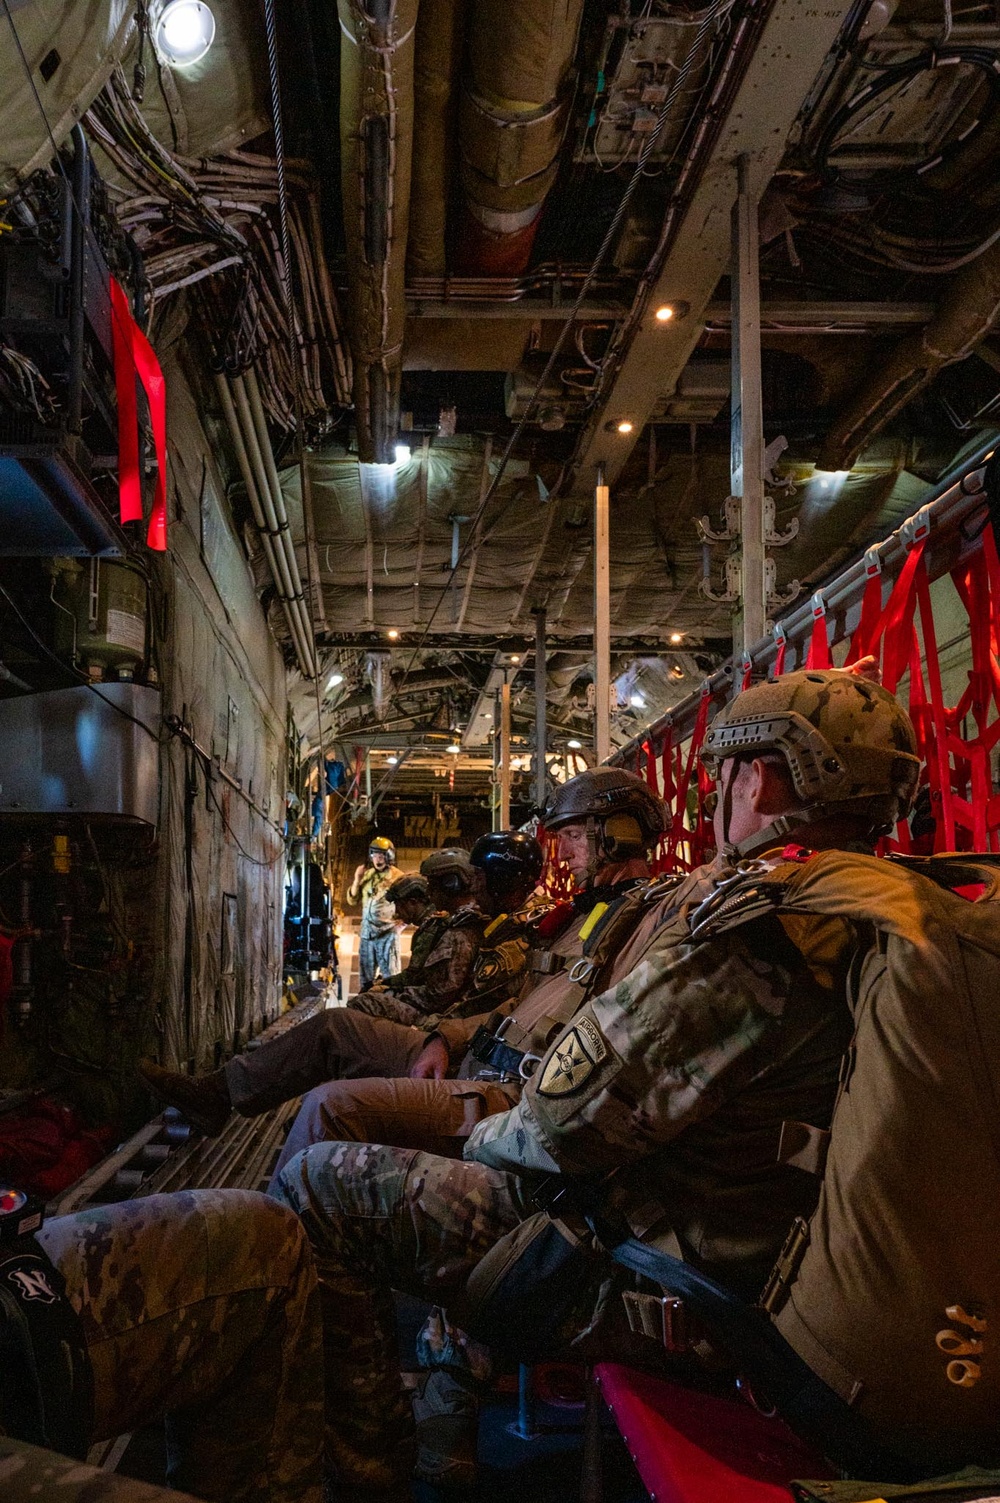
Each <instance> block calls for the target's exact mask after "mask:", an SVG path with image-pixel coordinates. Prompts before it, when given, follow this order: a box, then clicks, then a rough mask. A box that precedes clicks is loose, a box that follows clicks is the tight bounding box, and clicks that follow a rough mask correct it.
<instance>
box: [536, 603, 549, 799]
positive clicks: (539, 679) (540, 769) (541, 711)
mask: <svg viewBox="0 0 1000 1503" xmlns="http://www.w3.org/2000/svg"><path fill="white" fill-rule="evenodd" d="M534 616H535V768H534V771H535V805H536V807H537V808H539V809H541V808H542V806H543V805H544V803H545V743H546V741H547V740H548V734H547V727H546V700H545V696H546V693H547V688H548V680H547V677H546V672H545V668H546V664H545V607H544V606H538V607H537V609H536V610H535V612H534Z"/></svg>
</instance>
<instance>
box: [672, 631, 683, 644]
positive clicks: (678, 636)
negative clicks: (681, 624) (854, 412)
mask: <svg viewBox="0 0 1000 1503" xmlns="http://www.w3.org/2000/svg"><path fill="white" fill-rule="evenodd" d="M670 640H671V642H673V644H674V646H675V647H676V646H677V644H678V642H683V641H684V633H683V632H682V631H672V632H671V633H670Z"/></svg>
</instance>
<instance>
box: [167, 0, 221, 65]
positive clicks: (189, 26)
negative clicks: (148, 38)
mask: <svg viewBox="0 0 1000 1503" xmlns="http://www.w3.org/2000/svg"><path fill="white" fill-rule="evenodd" d="M214 40H215V17H214V16H213V15H212V12H211V11H210V10H209V8H208V6H207V5H206V4H205V0H170V4H169V5H165V6H164V7H163V9H162V11H161V12H160V19H159V20H158V21H157V23H156V47H157V51H158V52H159V53H160V55H161V56H162V57H163V58H165V59H166V61H167V62H168V63H173V65H174V67H175V68H189V67H191V65H192V64H193V63H200V62H201V60H202V58H203V57H204V56H205V53H206V52H207V51H208V49H209V47H211V45H212V43H213V41H214Z"/></svg>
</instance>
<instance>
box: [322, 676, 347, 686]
mask: <svg viewBox="0 0 1000 1503" xmlns="http://www.w3.org/2000/svg"><path fill="white" fill-rule="evenodd" d="M343 682H344V675H343V674H342V673H331V674H330V677H329V678H328V679H327V684H326V687H327V688H328V689H336V687H337V685H338V684H342V683H343Z"/></svg>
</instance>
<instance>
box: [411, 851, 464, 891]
mask: <svg viewBox="0 0 1000 1503" xmlns="http://www.w3.org/2000/svg"><path fill="white" fill-rule="evenodd" d="M420 875H421V876H422V877H424V878H426V880H427V882H428V883H429V884H430V886H431V888H435V887H436V888H438V889H439V890H440V891H442V892H446V893H451V894H458V893H464V892H473V891H474V890H475V888H476V885H477V879H478V873H477V871H476V869H475V867H474V866H473V865H472V862H471V861H470V860H469V853H468V851H463V850H462V849H461V847H459V846H444V847H442V849H441V850H439V851H432V852H431V854H430V855H429V856H425V857H424V859H423V861H421V863H420Z"/></svg>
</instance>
